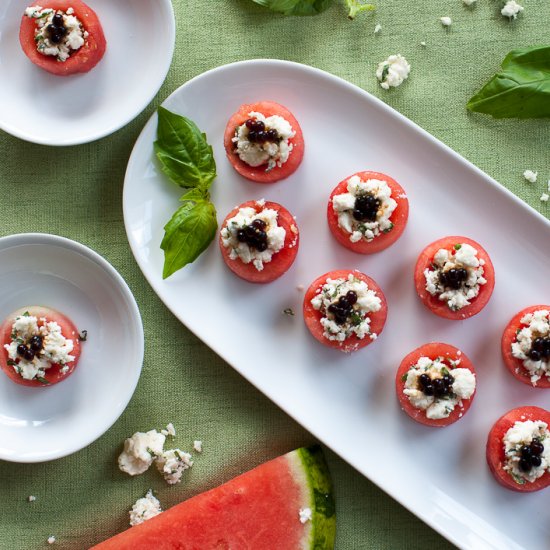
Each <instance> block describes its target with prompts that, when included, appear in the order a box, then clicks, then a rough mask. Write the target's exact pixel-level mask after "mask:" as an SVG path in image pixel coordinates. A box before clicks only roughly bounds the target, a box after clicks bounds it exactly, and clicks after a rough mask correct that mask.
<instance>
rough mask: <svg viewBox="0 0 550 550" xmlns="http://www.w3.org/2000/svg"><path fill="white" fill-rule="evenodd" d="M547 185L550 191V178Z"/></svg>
mask: <svg viewBox="0 0 550 550" xmlns="http://www.w3.org/2000/svg"><path fill="white" fill-rule="evenodd" d="M546 187H547V188H548V192H549V193H550V180H548V183H547V184H546Z"/></svg>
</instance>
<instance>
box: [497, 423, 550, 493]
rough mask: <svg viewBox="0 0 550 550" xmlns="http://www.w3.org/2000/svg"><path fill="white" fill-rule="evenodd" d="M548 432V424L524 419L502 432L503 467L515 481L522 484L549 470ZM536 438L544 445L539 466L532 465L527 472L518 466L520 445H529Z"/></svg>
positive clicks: (549, 433) (549, 434)
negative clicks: (504, 459) (504, 461)
mask: <svg viewBox="0 0 550 550" xmlns="http://www.w3.org/2000/svg"><path fill="white" fill-rule="evenodd" d="M549 437H550V432H549V431H548V424H546V422H542V421H540V420H536V421H533V420H526V421H524V422H519V421H518V422H515V423H514V425H513V426H512V427H511V428H509V429H508V431H507V432H506V433H505V434H504V438H503V440H502V443H503V445H504V454H505V457H506V464H505V465H504V466H503V469H504V470H505V471H507V472H508V473H509V474H510V475H511V476H512V477H513V478H514V479H515V481H516V482H517V483H519V484H524V483H525V482H526V481H527V482H531V483H532V482H533V481H535V480H537V479H538V478H539V477H541V476H543V475H544V473H545V472H547V471H548V470H550V444H549ZM535 438H537V439H538V440H539V441H540V442H541V443H543V445H544V450H543V452H542V454H541V455H540V458H541V464H540V466H536V467H535V466H532V467H531V468H530V469H529V470H528V471H527V472H525V471H523V470H521V469H520V468H519V462H520V459H521V447H522V446H523V445H530V444H531V442H532V441H533V439H535Z"/></svg>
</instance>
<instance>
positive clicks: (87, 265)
mask: <svg viewBox="0 0 550 550" xmlns="http://www.w3.org/2000/svg"><path fill="white" fill-rule="evenodd" d="M0 288H1V289H2V293H1V294H0V318H1V319H2V320H3V319H5V318H6V317H7V316H8V315H9V314H10V313H11V312H12V311H14V310H16V309H19V308H20V307H25V306H30V305H43V306H47V307H51V308H53V309H56V310H58V311H60V312H62V313H64V314H65V315H66V316H67V317H69V319H71V320H72V321H73V323H74V324H75V325H76V327H77V328H78V330H79V331H82V330H86V331H88V338H87V340H86V341H85V342H83V343H82V353H81V356H80V361H79V363H78V365H77V367H76V369H75V371H74V373H73V374H71V376H69V377H68V378H67V379H66V380H63V381H62V382H59V383H58V384H55V385H53V386H50V387H45V388H36V387H26V386H21V385H18V384H15V383H14V382H12V381H11V380H10V379H9V378H8V377H7V376H6V375H5V374H4V373H3V372H0V459H3V460H9V461H12V462H43V461H46V460H51V459H54V458H59V457H62V456H66V455H68V454H71V453H74V452H75V451H78V450H80V449H82V448H83V447H86V445H89V444H90V443H91V442H92V441H94V440H96V439H97V438H98V437H99V436H101V435H102V434H104V433H105V432H106V431H107V430H108V429H109V428H110V427H111V426H112V425H113V424H114V422H115V421H116V420H117V418H118V417H119V416H120V415H121V414H122V412H123V411H124V409H125V408H126V405H127V404H128V402H129V401H130V398H131V397H132V395H133V393H134V390H135V388H136V385H137V382H138V379H139V375H140V373H141V366H142V363H143V326H142V323H141V317H140V314H139V310H138V307H137V304H136V301H135V300H134V297H133V296H132V293H131V292H130V289H129V288H128V286H127V285H126V283H125V282H124V280H123V279H122V277H121V276H120V275H119V274H118V273H117V271H116V270H115V269H114V268H113V267H112V266H111V265H110V264H109V263H108V262H107V261H106V260H104V259H103V258H102V257H101V256H99V255H98V254H97V253H96V252H94V251H93V250H90V249H89V248H87V247H85V246H84V245H82V244H79V243H76V242H74V241H71V240H69V239H65V238H63V237H58V236H55V235H47V234H41V233H27V234H21V235H12V236H9V237H4V238H1V239H0Z"/></svg>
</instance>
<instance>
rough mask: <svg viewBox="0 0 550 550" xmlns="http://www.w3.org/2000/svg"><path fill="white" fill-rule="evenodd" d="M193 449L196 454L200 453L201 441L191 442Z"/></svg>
mask: <svg viewBox="0 0 550 550" xmlns="http://www.w3.org/2000/svg"><path fill="white" fill-rule="evenodd" d="M193 449H194V450H195V451H197V453H202V441H198V440H196V441H193Z"/></svg>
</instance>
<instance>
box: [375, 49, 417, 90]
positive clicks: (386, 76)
mask: <svg viewBox="0 0 550 550" xmlns="http://www.w3.org/2000/svg"><path fill="white" fill-rule="evenodd" d="M410 72H411V66H410V65H409V63H408V62H407V60H406V59H405V58H404V57H403V56H402V55H401V54H399V53H398V54H397V55H390V56H389V57H388V59H386V60H385V61H382V62H380V63H378V68H377V69H376V78H378V80H379V81H380V86H381V87H382V88H384V90H389V89H390V87H393V88H395V87H397V86H399V85H400V84H401V83H402V82H403V81H404V80H406V79H407V78H408V76H409V73H410Z"/></svg>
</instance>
